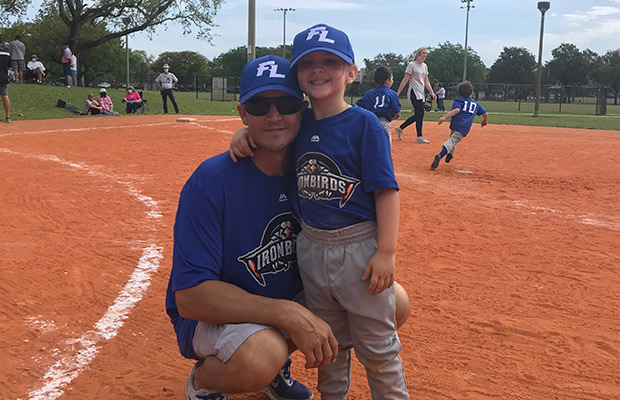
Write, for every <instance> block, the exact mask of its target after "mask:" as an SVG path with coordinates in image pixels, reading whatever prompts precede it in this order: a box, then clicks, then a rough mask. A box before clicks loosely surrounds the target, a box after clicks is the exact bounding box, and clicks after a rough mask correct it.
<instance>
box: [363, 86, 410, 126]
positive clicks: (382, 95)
mask: <svg viewBox="0 0 620 400" xmlns="http://www.w3.org/2000/svg"><path fill="white" fill-rule="evenodd" d="M355 105H356V106H358V107H362V108H364V109H366V110H368V111H370V112H372V113H374V114H375V115H376V116H377V117H382V118H385V119H387V120H388V121H391V120H392V118H394V115H396V114H398V113H399V112H400V101H399V100H398V95H397V94H396V92H395V91H393V90H392V89H390V88H389V87H387V86H377V87H376V88H374V89H371V90H368V91H367V92H366V93H364V96H362V98H361V99H359V100H358V101H357V102H356V103H355Z"/></svg>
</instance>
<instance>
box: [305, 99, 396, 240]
mask: <svg viewBox="0 0 620 400" xmlns="http://www.w3.org/2000/svg"><path fill="white" fill-rule="evenodd" d="M295 159H296V160H297V161H296V169H295V172H296V175H297V179H296V182H297V201H296V202H295V203H294V204H293V205H294V210H295V215H297V217H298V218H300V219H301V220H302V221H303V222H304V223H305V224H307V225H309V226H311V227H313V228H317V229H327V230H332V229H340V228H344V227H347V226H351V225H354V224H357V223H360V222H363V221H376V219H377V216H376V213H375V200H374V191H375V190H380V189H391V188H394V189H398V184H397V183H396V178H395V177H394V166H393V164H392V154H391V151H390V143H389V140H388V137H387V135H386V134H385V129H383V127H382V126H381V123H380V122H379V120H378V119H377V117H376V116H375V115H374V114H372V113H371V112H370V111H368V110H364V109H362V108H359V107H350V108H348V109H346V110H345V111H343V112H341V113H340V114H337V115H334V116H331V117H327V118H323V119H320V120H316V119H315V118H314V114H313V112H312V109H308V110H307V111H306V113H305V114H304V117H303V121H302V124H301V129H300V131H299V135H298V136H297V139H296V140H295Z"/></svg>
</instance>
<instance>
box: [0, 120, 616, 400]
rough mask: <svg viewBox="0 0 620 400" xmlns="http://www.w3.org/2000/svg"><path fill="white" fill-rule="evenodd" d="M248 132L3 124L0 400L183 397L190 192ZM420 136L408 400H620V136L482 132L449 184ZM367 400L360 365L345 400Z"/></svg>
mask: <svg viewBox="0 0 620 400" xmlns="http://www.w3.org/2000/svg"><path fill="white" fill-rule="evenodd" d="M490 122H493V116H492V115H491V116H490ZM239 126H241V123H240V121H239V119H238V118H237V117H234V116H228V117H205V116H201V117H197V118H196V121H190V122H186V123H180V122H176V116H174V117H173V116H120V117H84V118H80V119H66V120H45V121H15V122H13V123H11V124H1V125H0V178H1V181H0V182H1V186H0V225H1V227H2V228H1V229H0V254H1V258H0V260H1V261H0V268H1V270H0V272H1V277H2V278H1V279H2V283H1V285H0V365H1V366H2V367H0V398H2V399H9V400H16V399H21V400H25V399H38V400H43V399H45V400H48V399H56V398H60V399H67V400H68V399H85V398H88V399H113V400H116V399H131V400H133V399H183V398H184V394H183V385H184V382H185V379H186V378H187V375H188V373H189V371H190V368H191V366H192V364H193V362H192V361H190V360H186V359H184V358H182V357H181V355H180V354H179V353H178V350H177V347H176V342H175V338H174V333H173V329H172V326H171V324H170V322H169V321H168V318H167V316H166V314H165V311H164V295H165V290H166V285H167V281H168V275H169V272H170V267H171V255H172V243H173V242H172V228H173V224H174V216H175V211H176V206H177V200H178V195H179V192H180V190H181V187H182V185H183V184H184V182H185V180H186V179H187V178H188V176H189V175H190V173H191V172H192V171H193V170H194V168H196V167H197V166H198V164H199V163H200V162H201V161H202V160H204V159H205V158H207V157H210V156H213V155H215V154H218V153H220V152H223V151H225V150H226V149H227V148H228V143H229V141H230V138H231V134H232V132H233V131H234V130H235V129H236V128H238V127H239ZM414 132H415V128H414V127H410V128H408V129H406V130H405V134H404V137H403V139H404V140H403V141H398V140H397V139H396V138H394V142H393V157H394V164H395V169H396V176H397V179H398V181H399V184H400V188H401V190H400V203H401V209H400V237H399V241H398V251H397V254H396V264H397V265H396V276H397V279H398V281H399V282H401V283H402V285H403V286H404V287H405V288H406V289H407V291H408V293H409V295H410V297H411V302H412V314H411V317H410V318H409V321H408V322H407V323H406V324H405V326H403V327H402V328H401V329H400V331H399V335H400V338H401V341H402V344H403V351H402V353H401V356H402V359H403V363H404V365H405V368H406V372H407V382H408V387H409V391H410V393H411V398H412V399H425V400H427V399H432V400H435V399H437V400H442V399H472V400H474V399H475V400H479V399H540V400H549V399H588V400H589V399H609V400H611V399H620V374H619V371H620V317H619V316H620V191H619V187H620V159H619V156H618V155H619V154H620V131H594V130H577V129H563V128H540V127H519V126H503V125H493V124H491V125H489V126H487V127H485V128H483V129H481V128H480V126H479V124H476V125H475V126H474V127H473V129H472V133H471V134H470V135H469V136H468V137H467V138H466V139H465V140H464V141H463V142H462V143H460V144H459V145H458V146H457V148H456V153H455V157H454V160H453V161H452V162H451V163H450V164H446V163H444V162H443V161H442V162H441V164H440V165H439V168H438V169H437V170H436V171H431V170H430V169H429V166H430V164H431V162H432V160H433V156H434V155H435V154H436V153H437V152H438V151H439V149H440V147H441V144H442V143H443V141H444V140H445V139H446V138H447V136H448V124H444V125H442V126H437V124H436V123H431V122H428V121H427V122H425V127H424V132H425V136H426V137H427V138H428V139H429V140H430V141H431V144H430V145H423V144H415V143H414V142H413V139H414V138H415V133H414ZM293 360H294V361H293V377H294V378H296V379H298V380H300V381H302V382H304V383H305V384H306V385H307V386H308V387H310V388H311V389H312V390H313V391H314V392H315V394H316V398H317V399H318V398H319V395H318V393H317V392H316V371H315V370H309V371H307V370H304V368H303V363H302V357H301V355H300V354H299V353H295V354H294V355H293ZM251 373H252V371H239V377H240V379H242V378H243V376H244V374H251ZM229 398H230V399H232V400H235V399H266V397H265V395H263V394H262V393H247V394H237V395H231V396H229ZM369 398H370V395H369V391H368V388H367V384H366V378H365V374H364V371H363V368H362V367H361V366H360V364H359V363H358V362H357V361H356V362H355V367H354V371H353V380H352V386H351V392H350V394H349V399H360V400H364V399H369Z"/></svg>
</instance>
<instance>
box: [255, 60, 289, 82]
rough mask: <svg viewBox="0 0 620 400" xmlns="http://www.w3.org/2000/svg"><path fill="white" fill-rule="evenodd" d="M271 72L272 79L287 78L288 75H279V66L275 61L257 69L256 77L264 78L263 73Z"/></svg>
mask: <svg viewBox="0 0 620 400" xmlns="http://www.w3.org/2000/svg"><path fill="white" fill-rule="evenodd" d="M266 71H269V77H270V78H286V75H284V74H279V73H278V64H276V62H275V61H273V60H270V61H265V62H262V63H260V64H258V67H256V77H259V76H263V72H266Z"/></svg>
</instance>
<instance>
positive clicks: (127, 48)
mask: <svg viewBox="0 0 620 400" xmlns="http://www.w3.org/2000/svg"><path fill="white" fill-rule="evenodd" d="M121 21H123V24H125V30H127V28H129V24H130V23H131V18H129V17H123V18H122V20H121ZM125 53H126V54H127V82H126V84H127V86H125V89H129V33H127V34H126V35H125Z"/></svg>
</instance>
